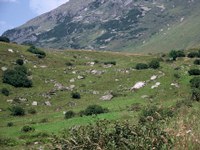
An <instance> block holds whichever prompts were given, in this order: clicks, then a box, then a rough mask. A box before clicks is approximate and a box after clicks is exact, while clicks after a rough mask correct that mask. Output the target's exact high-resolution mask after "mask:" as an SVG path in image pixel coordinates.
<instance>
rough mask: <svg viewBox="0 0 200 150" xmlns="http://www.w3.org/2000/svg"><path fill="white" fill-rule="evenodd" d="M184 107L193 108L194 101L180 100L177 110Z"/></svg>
mask: <svg viewBox="0 0 200 150" xmlns="http://www.w3.org/2000/svg"><path fill="white" fill-rule="evenodd" d="M182 106H186V107H192V101H191V100H188V99H183V100H179V101H177V102H176V105H175V108H176V109H178V108H181V107H182Z"/></svg>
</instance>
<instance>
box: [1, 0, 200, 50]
mask: <svg viewBox="0 0 200 150" xmlns="http://www.w3.org/2000/svg"><path fill="white" fill-rule="evenodd" d="M199 6H200V1H197V0H175V1H171V0H148V1H147V0H139V1H138V0H95V1H94V0H70V1H69V2H67V3H66V4H64V5H62V6H60V7H58V8H57V9H55V10H52V11H50V12H48V13H45V14H43V15H41V16H38V17H36V18H34V19H32V20H30V21H28V22H27V23H26V24H24V25H22V26H20V27H18V28H15V29H12V30H8V31H6V32H5V33H4V34H3V35H4V36H7V37H9V38H10V39H11V40H12V41H15V42H17V43H33V44H35V45H37V46H41V47H48V48H59V49H63V48H73V49H99V50H114V51H123V50H125V51H137V52H141V51H142V52H147V51H148V52H154V51H164V50H171V49H184V48H191V47H193V46H197V45H198V43H200V34H199V30H198V29H199V26H200V21H198V20H200V17H199V15H198V14H199ZM169 43H170V44H169Z"/></svg>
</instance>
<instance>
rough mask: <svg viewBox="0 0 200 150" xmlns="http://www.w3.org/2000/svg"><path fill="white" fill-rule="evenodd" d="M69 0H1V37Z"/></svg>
mask: <svg viewBox="0 0 200 150" xmlns="http://www.w3.org/2000/svg"><path fill="white" fill-rule="evenodd" d="M67 1H68V0H0V35H1V34H2V33H3V32H4V31H6V30H8V29H12V28H14V27H17V26H20V25H22V24H24V23H25V22H27V21H28V20H30V19H32V18H34V17H36V16H38V15H40V14H43V13H45V12H48V11H50V10H52V9H54V8H56V7H58V6H59V5H62V4H64V3H65V2H67Z"/></svg>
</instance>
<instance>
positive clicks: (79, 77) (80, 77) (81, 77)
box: [77, 76, 85, 80]
mask: <svg viewBox="0 0 200 150" xmlns="http://www.w3.org/2000/svg"><path fill="white" fill-rule="evenodd" d="M77 78H78V79H79V80H80V79H84V78H85V77H83V76H78V77H77Z"/></svg>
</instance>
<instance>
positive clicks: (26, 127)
mask: <svg viewBox="0 0 200 150" xmlns="http://www.w3.org/2000/svg"><path fill="white" fill-rule="evenodd" d="M21 131H22V132H33V131H35V128H33V127H31V126H27V125H26V126H23V128H22V129H21Z"/></svg>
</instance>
